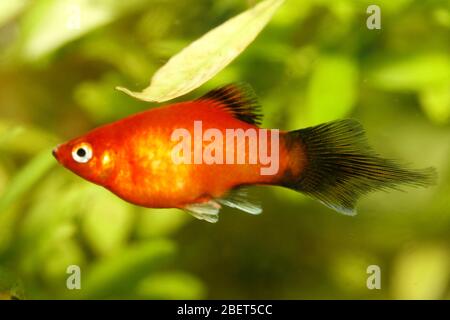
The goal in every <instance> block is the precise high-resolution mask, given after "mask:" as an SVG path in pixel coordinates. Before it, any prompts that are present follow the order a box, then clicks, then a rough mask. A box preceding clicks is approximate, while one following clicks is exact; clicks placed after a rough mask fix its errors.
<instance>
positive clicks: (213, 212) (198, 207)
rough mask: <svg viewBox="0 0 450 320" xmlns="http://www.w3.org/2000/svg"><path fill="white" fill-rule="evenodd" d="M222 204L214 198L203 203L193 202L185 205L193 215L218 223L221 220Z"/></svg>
mask: <svg viewBox="0 0 450 320" xmlns="http://www.w3.org/2000/svg"><path fill="white" fill-rule="evenodd" d="M220 208H221V206H220V204H218V203H217V202H216V201H214V200H209V201H207V202H202V203H191V204H188V205H187V206H185V207H184V209H185V210H186V211H188V212H189V213H190V214H191V215H192V216H194V217H195V218H197V219H199V220H205V221H208V222H211V223H216V222H217V221H218V220H219V210H220Z"/></svg>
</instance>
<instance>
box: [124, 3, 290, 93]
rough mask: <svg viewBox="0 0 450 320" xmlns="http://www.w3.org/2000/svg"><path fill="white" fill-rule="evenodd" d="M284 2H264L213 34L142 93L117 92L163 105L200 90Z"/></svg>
mask: <svg viewBox="0 0 450 320" xmlns="http://www.w3.org/2000/svg"><path fill="white" fill-rule="evenodd" d="M283 1H284V0H265V1H262V2H261V3H259V4H258V5H256V6H255V7H253V8H251V9H249V10H247V11H245V12H243V13H241V14H239V15H237V16H235V17H233V18H231V19H230V20H228V21H226V22H225V23H223V24H221V25H220V26H218V27H216V28H214V29H213V30H211V31H209V32H208V33H206V34H205V35H204V36H202V37H201V38H199V39H197V40H196V41H194V42H192V43H191V44H190V45H189V46H187V47H186V48H184V49H183V50H182V51H181V52H179V53H178V54H176V55H175V56H173V57H172V58H171V59H170V60H169V61H168V62H167V63H166V64H165V65H164V66H162V67H161V68H160V69H159V70H158V71H157V72H156V73H155V74H154V76H153V78H152V80H151V83H150V86H149V87H147V88H145V89H144V90H143V91H142V92H133V91H130V90H128V89H126V88H123V87H117V89H118V90H120V91H123V92H125V93H127V94H129V95H131V96H133V97H135V98H137V99H141V100H144V101H156V102H163V101H167V100H171V99H174V98H176V97H179V96H182V95H184V94H186V93H188V92H190V91H192V90H194V89H196V88H198V87H199V86H201V85H202V84H203V83H205V82H206V81H208V80H210V79H211V78H212V77H214V76H215V75H216V74H217V73H218V72H220V71H221V70H222V69H223V68H225V67H226V66H227V65H228V64H229V63H230V62H231V61H232V60H233V59H235V58H236V57H237V56H238V55H239V54H240V53H241V52H242V51H243V50H244V49H245V48H246V47H247V46H248V45H249V44H250V43H251V42H252V41H253V40H254V39H255V38H256V36H257V35H258V34H259V33H260V32H261V30H262V29H263V28H264V26H265V25H266V24H267V23H268V22H269V20H270V19H271V17H272V15H273V14H274V13H275V11H276V10H277V9H278V7H279V6H280V5H281V4H282V3H283Z"/></svg>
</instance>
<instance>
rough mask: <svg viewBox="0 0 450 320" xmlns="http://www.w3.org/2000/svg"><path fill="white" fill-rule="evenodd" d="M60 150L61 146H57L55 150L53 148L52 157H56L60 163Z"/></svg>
mask: <svg viewBox="0 0 450 320" xmlns="http://www.w3.org/2000/svg"><path fill="white" fill-rule="evenodd" d="M58 148H59V145H57V146H56V147H55V148H53V150H52V155H53V156H54V157H55V159H56V160H58V161H59V159H58Z"/></svg>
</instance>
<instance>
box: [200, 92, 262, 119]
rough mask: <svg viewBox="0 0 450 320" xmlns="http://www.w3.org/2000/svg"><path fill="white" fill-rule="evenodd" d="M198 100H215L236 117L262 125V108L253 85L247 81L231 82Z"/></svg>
mask: <svg viewBox="0 0 450 320" xmlns="http://www.w3.org/2000/svg"><path fill="white" fill-rule="evenodd" d="M197 100H214V101H216V102H217V103H218V104H219V105H220V106H221V107H223V108H224V109H225V110H227V111H229V112H230V113H231V114H232V115H233V116H234V117H235V118H236V119H239V120H241V121H244V122H247V123H249V124H254V125H260V124H261V120H262V114H261V112H260V110H261V108H260V106H259V104H258V100H257V98H256V94H255V92H254V91H253V89H252V87H251V86H250V85H248V84H246V83H231V84H228V85H226V86H224V87H221V88H218V89H214V90H212V91H210V92H208V93H207V94H205V95H204V96H203V97H201V98H199V99H197Z"/></svg>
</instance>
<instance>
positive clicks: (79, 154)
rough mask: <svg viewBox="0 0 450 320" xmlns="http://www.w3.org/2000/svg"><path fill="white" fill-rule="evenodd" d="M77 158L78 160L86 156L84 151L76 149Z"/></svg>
mask: <svg viewBox="0 0 450 320" xmlns="http://www.w3.org/2000/svg"><path fill="white" fill-rule="evenodd" d="M77 156H79V157H80V158H84V157H85V156H86V150H84V149H83V148H80V149H78V150H77Z"/></svg>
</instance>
